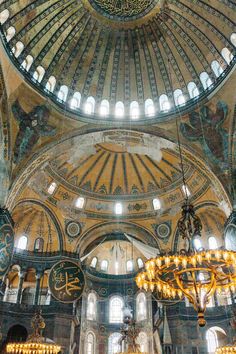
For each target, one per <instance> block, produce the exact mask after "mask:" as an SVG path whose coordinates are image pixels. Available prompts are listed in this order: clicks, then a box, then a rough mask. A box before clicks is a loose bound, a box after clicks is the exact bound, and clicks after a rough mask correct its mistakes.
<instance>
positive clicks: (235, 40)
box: [230, 33, 236, 47]
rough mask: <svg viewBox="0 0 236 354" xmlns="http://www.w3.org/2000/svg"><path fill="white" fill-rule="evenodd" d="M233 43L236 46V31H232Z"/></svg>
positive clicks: (231, 38)
mask: <svg viewBox="0 0 236 354" xmlns="http://www.w3.org/2000/svg"><path fill="white" fill-rule="evenodd" d="M230 40H231V43H232V44H233V45H234V46H235V47H236V33H232V34H231V36H230Z"/></svg>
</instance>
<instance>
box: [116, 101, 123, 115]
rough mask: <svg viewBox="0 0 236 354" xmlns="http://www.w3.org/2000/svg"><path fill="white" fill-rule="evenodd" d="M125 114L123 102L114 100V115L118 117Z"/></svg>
mask: <svg viewBox="0 0 236 354" xmlns="http://www.w3.org/2000/svg"><path fill="white" fill-rule="evenodd" d="M124 114H125V106H124V103H123V102H121V101H118V102H116V105H115V116H116V117H118V118H122V117H124Z"/></svg>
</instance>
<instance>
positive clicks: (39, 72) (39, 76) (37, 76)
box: [33, 66, 45, 82]
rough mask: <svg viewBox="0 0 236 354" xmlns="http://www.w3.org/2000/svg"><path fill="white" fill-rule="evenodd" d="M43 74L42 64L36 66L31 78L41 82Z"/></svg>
mask: <svg viewBox="0 0 236 354" xmlns="http://www.w3.org/2000/svg"><path fill="white" fill-rule="evenodd" d="M44 74H45V70H44V68H43V67H42V66H38V67H37V68H36V70H35V72H34V73H33V78H34V80H36V81H38V82H41V81H42V78H43V76H44Z"/></svg>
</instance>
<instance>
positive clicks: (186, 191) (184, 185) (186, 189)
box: [182, 184, 191, 198]
mask: <svg viewBox="0 0 236 354" xmlns="http://www.w3.org/2000/svg"><path fill="white" fill-rule="evenodd" d="M182 191H183V194H184V198H187V197H190V195H191V193H190V190H189V188H188V186H186V184H183V185H182Z"/></svg>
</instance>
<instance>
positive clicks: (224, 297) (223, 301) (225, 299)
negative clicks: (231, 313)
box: [216, 289, 232, 306]
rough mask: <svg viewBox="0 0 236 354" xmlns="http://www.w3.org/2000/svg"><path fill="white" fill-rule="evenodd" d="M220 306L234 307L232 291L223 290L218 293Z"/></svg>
mask: <svg viewBox="0 0 236 354" xmlns="http://www.w3.org/2000/svg"><path fill="white" fill-rule="evenodd" d="M216 297H217V304H218V306H227V305H232V297H231V293H230V290H223V289H222V290H221V291H220V292H218V291H217V292H216Z"/></svg>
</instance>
